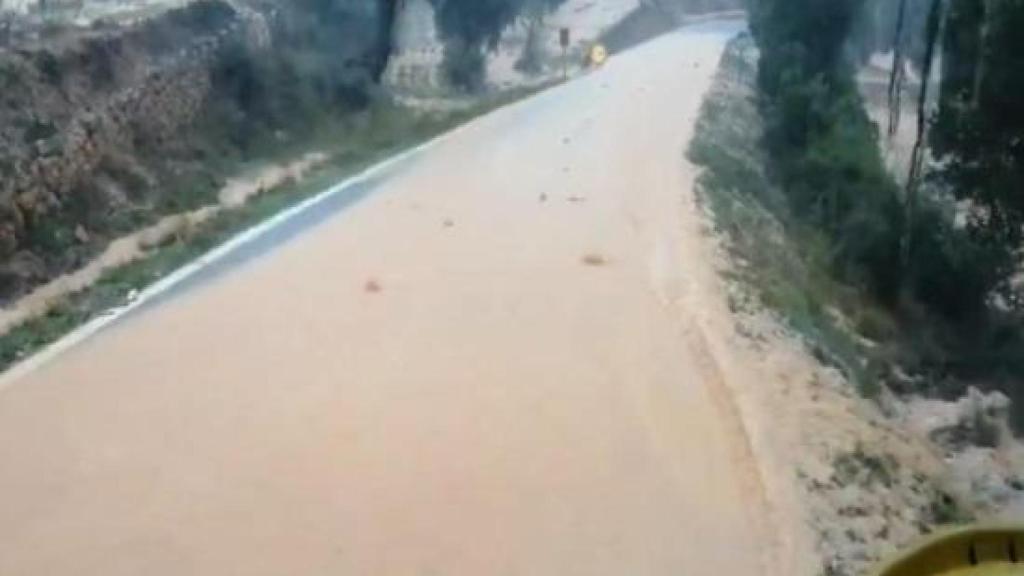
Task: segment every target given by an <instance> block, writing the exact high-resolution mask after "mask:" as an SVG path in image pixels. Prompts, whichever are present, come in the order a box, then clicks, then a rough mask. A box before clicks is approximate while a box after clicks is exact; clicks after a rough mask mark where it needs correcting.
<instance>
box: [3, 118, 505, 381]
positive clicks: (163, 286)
mask: <svg viewBox="0 0 1024 576" xmlns="http://www.w3.org/2000/svg"><path fill="white" fill-rule="evenodd" d="M513 104H514V103H513ZM502 108H504V106H503V107H502ZM499 109H500V108H499ZM496 111H497V110H494V111H492V112H490V113H493V112H496ZM490 113H489V114H490ZM474 121H475V120H472V121H470V122H469V123H466V124H463V125H461V126H459V127H457V128H455V129H453V130H450V131H448V132H445V133H444V134H441V135H440V136H437V137H435V138H434V139H432V140H429V141H427V142H424V143H423V144H420V145H418V146H414V147H413V148H410V149H409V150H406V151H404V152H400V153H398V154H396V155H395V156H392V157H390V158H388V159H386V160H383V161H381V162H379V163H377V164H375V165H373V166H371V167H369V168H367V169H366V170H364V171H362V172H360V173H359V174H356V175H355V176H351V177H349V178H346V179H345V180H342V181H341V182H339V183H337V184H335V185H334V186H331V187H330V188H328V189H327V190H324V191H323V192H320V193H319V194H316V195H315V196H312V197H310V198H307V199H306V200H303V201H302V202H299V203H298V204H296V205H294V206H292V207H290V208H287V209H285V210H283V211H281V212H279V213H277V214H275V215H274V216H271V217H270V218H268V219H266V220H264V221H262V222H260V223H259V224H256V225H255V226H253V227H251V228H248V229H246V230H244V231H242V232H240V233H239V234H237V235H235V236H233V237H232V238H231V239H229V240H228V241H227V242H225V243H223V244H221V245H219V246H217V247H216V248H214V249H212V250H210V251H209V252H207V253H205V254H203V255H201V256H199V257H198V258H196V259H195V260H193V261H192V262H190V263H188V264H186V265H185V266H183V267H181V268H179V269H177V270H175V271H174V272H172V273H171V274H169V275H167V276H165V277H163V278H161V279H160V280H158V281H157V282H155V283H154V284H152V285H150V286H149V287H147V288H146V289H144V290H143V291H142V292H140V293H139V296H138V298H136V299H135V300H133V301H132V302H131V303H129V304H126V305H124V306H121V307H119V308H112V309H110V310H108V311H106V312H104V313H102V314H100V315H99V316H97V317H96V318H93V319H92V320H90V321H89V322H86V323H85V324H83V325H82V326H79V327H78V328H76V329H74V330H72V331H71V332H69V333H68V334H66V335H65V336H63V337H61V338H60V339H59V340H57V341H56V342H54V343H52V344H50V345H48V346H46V347H45V348H43V349H42V350H39V351H38V352H36V353H35V354H33V355H31V356H29V357H28V358H26V359H24V360H22V361H20V362H18V363H17V364H15V365H13V366H12V367H11V368H9V369H8V370H7V371H5V372H3V373H2V374H0V392H3V391H4V390H6V389H8V388H10V387H11V386H13V385H14V384H15V383H16V382H17V381H18V380H19V379H20V378H22V377H23V376H25V375H26V374H29V373H31V372H34V371H35V370H38V369H39V368H41V367H43V366H45V365H46V364H47V363H49V362H51V361H53V360H54V359H55V358H57V357H58V356H60V355H61V354H63V353H64V352H67V351H68V350H70V349H72V348H74V347H75V346H77V345H78V344H81V343H82V342H84V341H85V340H87V339H89V338H90V337H92V336H94V335H95V334H96V333H97V332H99V331H101V330H103V329H104V328H106V327H107V326H109V325H110V324H113V323H114V322H117V321H118V320H119V319H121V317H122V316H124V315H125V314H128V313H130V312H132V311H134V310H136V309H138V308H139V307H141V306H143V305H144V304H146V303H147V302H149V301H151V300H153V299H154V298H156V297H157V296H159V295H161V294H162V293H164V292H166V291H168V290H170V289H172V288H174V287H175V286H177V285H179V284H181V283H182V282H184V281H185V280H187V279H189V278H191V277H192V276H194V275H195V274H198V273H199V272H201V271H203V270H204V269H206V268H207V267H208V266H210V265H212V264H214V263H216V262H217V261H219V260H221V259H223V258H225V257H226V256H228V255H230V254H231V253H232V252H234V251H235V250H237V249H239V248H241V247H243V246H245V245H246V244H249V243H251V242H253V241H254V240H257V239H259V238H260V237H262V236H263V235H265V234H267V233H268V232H270V231H272V230H273V229H274V228H277V227H278V226H281V225H283V224H285V223H286V222H288V221H289V220H291V219H292V218H294V217H295V216H297V215H298V214H300V213H302V212H305V211H306V210H311V209H313V208H315V207H316V206H317V205H319V204H320V203H322V202H324V201H325V200H328V199H329V198H331V197H333V196H337V195H338V194H341V193H343V192H345V191H347V190H348V189H349V188H351V187H353V186H357V185H359V184H362V183H364V182H366V181H367V180H370V179H371V178H373V177H375V176H377V175H379V174H381V173H383V172H384V171H386V170H388V169H389V168H391V167H393V166H395V165H397V164H399V163H401V162H403V161H405V160H407V159H409V158H411V157H413V156H415V155H417V154H420V153H422V152H426V151H427V150H429V149H431V148H433V147H435V146H437V145H438V144H440V143H442V142H443V141H444V140H446V139H448V138H451V137H452V136H454V135H455V134H457V133H458V132H459V131H460V130H462V129H463V128H465V127H466V126H468V125H469V124H472V123H473V122H474Z"/></svg>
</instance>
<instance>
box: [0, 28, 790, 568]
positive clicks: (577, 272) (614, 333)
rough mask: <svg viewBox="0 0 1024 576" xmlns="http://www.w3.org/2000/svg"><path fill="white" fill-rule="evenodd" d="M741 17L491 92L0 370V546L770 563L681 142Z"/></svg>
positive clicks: (103, 554) (338, 562)
mask: <svg viewBox="0 0 1024 576" xmlns="http://www.w3.org/2000/svg"><path fill="white" fill-rule="evenodd" d="M735 29H736V27H735V26H734V25H727V26H722V27H714V26H711V27H704V28H701V29H698V30H696V31H689V32H687V33H680V34H673V35H670V36H667V37H664V38H662V39H660V40H657V41H655V42H653V43H651V44H648V45H645V46H642V47H640V48H639V49H637V50H635V51H632V52H630V53H628V54H624V55H622V56H620V57H618V58H617V59H615V60H613V61H612V62H611V63H610V65H609V66H608V67H607V68H606V69H604V70H602V71H601V72H599V73H596V74H593V75H590V76H588V77H585V78H583V79H580V80H578V81H576V82H573V83H572V84H570V85H567V86H564V87H561V88H557V89H555V90H552V91H550V92H548V93H545V94H544V95H542V96H540V97H537V98H534V99H532V100H530V101H528V102H526V103H524V104H522V105H519V106H515V107H513V108H510V109H506V110H504V111H502V112H500V113H497V114H494V115H491V116H488V117H486V118H484V119H483V120H481V121H478V122H475V123H474V124H472V125H470V126H469V127H468V128H467V129H465V130H463V131H462V132H460V133H459V134H458V135H456V136H455V137H454V138H451V139H449V140H447V141H445V143H443V144H442V145H440V146H439V147H437V148H435V149H433V150H432V151H430V152H429V153H427V154H425V155H423V156H422V157H421V158H420V159H419V160H417V161H415V162H413V163H411V164H410V165H409V166H408V168H407V169H405V170H403V171H402V172H401V174H400V175H398V176H396V177H394V178H392V179H391V180H389V181H388V182H386V183H385V184H384V185H383V186H382V189H381V190H380V191H379V193H377V194H376V195H375V196H373V197H371V198H370V199H369V200H367V201H365V202H364V203H362V204H360V205H358V206H356V207H354V208H353V209H351V210H349V211H348V212H346V213H344V214H342V215H340V216H338V217H335V218H333V219H332V220H330V221H328V222H327V223H325V224H322V225H320V226H318V227H316V228H314V229H313V230H311V231H310V232H309V233H307V234H305V235H304V236H301V237H299V238H298V239H296V240H294V241H292V242H290V243H289V244H287V245H286V246H284V247H282V248H281V249H280V250H278V251H276V252H274V253H272V254H271V255H269V256H267V257H265V258H262V259H260V260H257V261H255V262H253V263H250V264H248V265H246V266H245V267H244V268H242V269H239V270H236V271H235V272H233V273H231V274H229V275H227V276H225V277H222V278H221V279H219V280H218V281H217V282H215V283H213V284H207V285H205V286H203V287H201V288H198V289H195V290H193V291H191V292H188V293H186V294H184V295H182V296H179V297H177V298H175V299H174V300H172V301H170V302H168V303H165V304H163V305H161V306H160V307H157V308H155V309H152V310H149V311H147V312H145V313H144V314H141V315H139V316H136V317H133V318H131V319H129V320H127V321H124V322H122V323H121V324H119V325H117V326H116V327H114V328H112V329H110V330H108V331H106V332H104V333H103V334H101V335H100V336H98V337H96V338H93V339H92V340H89V341H87V342H86V343H85V344H83V345H81V346H79V347H78V348H75V349H73V350H72V351H71V352H69V353H67V354H65V355H64V356H62V357H61V358H59V359H58V360H57V361H55V362H53V363H51V364H49V365H47V366H45V367H43V368H41V369H40V370H38V371H37V372H35V373H32V374H30V375H28V376H26V377H25V378H24V379H23V381H21V382H18V383H15V385H13V386H11V387H9V388H7V389H6V390H5V391H3V393H2V394H0V462H2V463H3V466H2V467H0V509H2V510H3V511H4V512H3V514H2V515H0V573H2V574H72V573H74V574H83V575H89V574H97V575H99V574H102V575H104V576H114V575H119V574H125V575H129V574H131V575H135V574H141V573H145V574H153V575H159V574H168V575H171V574H174V575H177V574H193V575H201V574H211V575H214V574H216V575H221V574H247V575H249V574H267V575H278V574H413V573H415V574H433V573H437V574H527V573H528V574H616V575H618V574H650V575H657V574H666V575H667V574H687V575H701V574H709V575H712V574H771V573H776V572H777V571H776V570H775V569H774V568H776V567H777V566H781V565H783V564H779V563H780V562H783V563H784V562H785V559H784V558H783V556H784V555H785V551H784V550H783V549H782V548H780V546H781V545H782V544H781V542H780V538H779V537H777V536H775V537H771V536H769V534H770V532H776V531H779V530H778V527H777V526H773V525H771V523H772V522H773V521H777V520H778V518H780V516H779V515H778V510H775V511H772V510H771V508H770V505H769V503H768V502H769V500H770V499H769V497H768V492H766V488H765V483H764V481H763V480H762V476H761V474H759V472H758V465H757V462H756V461H755V460H754V456H753V449H754V447H756V445H757V439H754V440H755V441H754V443H753V444H752V443H751V441H750V440H749V439H748V437H747V435H746V433H745V432H744V426H743V423H742V421H741V420H740V418H739V412H738V410H737V409H736V407H735V405H734V404H733V401H732V398H731V396H730V385H731V383H732V382H733V379H734V378H735V377H736V375H737V374H739V371H740V370H741V369H742V367H741V366H733V365H730V358H728V356H727V354H728V349H727V347H726V346H724V345H723V342H725V341H724V340H721V339H720V338H719V336H718V335H719V334H720V333H724V332H725V331H727V330H728V329H731V326H732V323H731V322H732V321H731V319H730V318H729V317H728V312H727V308H726V307H725V305H724V296H723V295H722V294H720V293H716V292H715V290H716V288H717V284H716V283H715V281H714V280H713V278H714V272H713V270H712V266H711V264H710V263H709V262H706V261H704V259H703V258H704V254H705V253H706V247H705V244H704V242H705V238H704V237H703V236H702V235H701V221H700V218H699V217H698V216H697V212H696V208H695V207H694V205H693V202H692V198H691V194H692V186H691V185H692V180H693V174H692V171H691V170H690V169H689V168H688V167H687V165H686V164H685V163H684V161H683V150H684V147H685V144H686V142H687V141H688V140H689V138H690V135H691V129H692V123H693V120H694V118H695V116H696V113H697V111H698V107H699V105H700V102H701V97H702V95H703V94H704V92H705V90H706V89H707V87H708V85H709V83H710V79H711V75H712V73H713V72H714V69H715V65H716V63H717V61H718V58H719V56H720V54H721V51H722V49H723V46H724V44H725V41H726V40H727V39H728V37H729V36H730V35H731V33H732V32H734V31H735ZM769 488H770V481H769ZM782 532H785V530H782ZM782 540H784V538H782ZM779 573H781V572H779Z"/></svg>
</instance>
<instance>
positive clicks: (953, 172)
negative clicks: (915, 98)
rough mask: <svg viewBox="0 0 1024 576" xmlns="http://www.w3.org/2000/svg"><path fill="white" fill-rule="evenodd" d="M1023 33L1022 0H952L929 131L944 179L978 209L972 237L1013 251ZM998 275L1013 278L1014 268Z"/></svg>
mask: <svg viewBox="0 0 1024 576" xmlns="http://www.w3.org/2000/svg"><path fill="white" fill-rule="evenodd" d="M1022 30H1024V2H1022V1H1020V0H988V1H985V2H982V1H979V0H972V1H970V2H967V1H963V0H956V1H953V2H951V3H950V7H949V11H948V14H947V16H946V34H945V37H944V38H943V39H942V42H943V44H944V49H943V71H942V72H943V73H942V90H941V98H940V108H939V111H938V114H937V115H936V117H935V122H934V126H933V130H932V136H931V145H932V150H933V152H934V154H935V155H936V157H937V158H938V159H939V160H940V161H941V164H940V169H939V170H938V176H939V178H940V180H941V181H942V182H943V183H944V184H945V185H947V186H948V187H949V188H950V190H952V191H953V192H954V194H955V195H956V196H957V198H959V199H961V200H967V201H969V202H971V203H972V205H973V206H974V208H975V209H974V210H972V211H971V213H970V218H969V228H970V230H971V232H972V234H973V236H974V237H975V238H977V240H978V241H979V242H982V243H984V244H985V245H987V246H991V247H993V248H994V249H998V248H1002V249H1004V250H1008V251H1010V252H1016V251H1017V247H1018V246H1020V244H1021V241H1022V240H1024V238H1022V233H1021V230H1022V226H1024V34H1021V31H1022ZM1008 264H1016V262H1013V261H1010V260H1009V259H1008ZM1000 272H1001V274H1000V275H1001V276H1003V277H1005V276H1008V275H1010V274H1012V273H1014V272H1015V266H1013V265H1009V266H1007V267H1006V269H1003V270H1001V271H1000Z"/></svg>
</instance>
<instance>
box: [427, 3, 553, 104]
mask: <svg viewBox="0 0 1024 576" xmlns="http://www.w3.org/2000/svg"><path fill="white" fill-rule="evenodd" d="M563 1H564V0H431V2H432V3H433V4H434V7H435V8H436V9H437V22H438V27H439V28H440V30H441V34H442V36H443V37H444V38H445V60H444V65H445V72H446V73H447V75H448V79H449V80H450V81H451V82H452V84H453V85H454V86H455V87H456V88H459V89H462V90H467V91H474V90H478V89H480V88H481V87H482V86H483V83H484V65H485V62H486V60H485V57H484V53H485V51H487V50H493V49H494V48H495V47H496V46H497V44H498V41H499V40H500V39H501V33H502V32H504V31H505V29H506V28H508V26H509V25H510V24H512V23H513V22H514V21H515V19H516V18H518V17H519V16H520V15H521V14H524V13H526V11H527V10H530V11H536V10H551V9H554V8H556V7H557V6H559V5H560V4H561V3H562V2H563Z"/></svg>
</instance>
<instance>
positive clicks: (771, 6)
mask: <svg viewBox="0 0 1024 576" xmlns="http://www.w3.org/2000/svg"><path fill="white" fill-rule="evenodd" d="M861 7H862V0H799V1H796V0H760V1H758V2H755V3H754V5H753V10H752V22H751V28H752V31H753V33H754V35H755V38H756V39H757V41H758V44H759V46H760V48H761V60H760V65H759V70H758V84H759V88H760V93H761V97H762V113H763V115H764V118H765V121H766V142H765V145H766V146H767V149H768V151H769V154H770V155H771V158H772V161H773V168H774V170H775V171H776V177H777V178H778V180H779V181H780V183H781V184H782V186H783V189H784V190H785V191H786V194H787V196H788V198H789V201H790V204H791V207H792V210H793V213H794V214H796V215H797V216H798V217H799V218H800V219H801V220H802V221H803V222H805V223H807V224H810V225H812V226H815V227H819V228H821V229H822V230H823V231H825V232H826V235H827V236H828V237H829V238H831V240H832V242H833V264H834V266H835V269H836V271H837V273H839V274H840V275H841V276H842V277H844V278H846V279H848V280H851V281H854V282H857V283H860V284H863V285H865V286H866V287H868V288H869V289H871V290H872V291H873V292H874V293H875V294H877V295H878V296H879V297H880V298H882V299H886V300H894V299H895V297H896V295H897V293H898V290H899V288H900V283H901V277H900V266H899V242H900V237H901V234H902V230H903V212H902V210H901V208H900V203H899V197H898V194H897V188H896V186H895V184H893V182H892V181H891V180H890V178H889V177H888V175H887V174H886V172H885V169H884V167H883V165H882V162H881V158H880V156H879V152H878V146H877V134H876V131H875V129H874V127H873V126H872V124H871V123H870V122H869V120H868V118H867V116H866V115H865V113H864V112H863V108H862V106H861V102H860V99H859V96H858V94H857V91H856V87H855V86H854V84H853V79H852V69H851V67H850V64H849V62H848V61H847V59H846V52H845V51H846V38H847V37H848V35H849V33H850V31H851V29H852V27H853V24H854V22H855V20H856V18H857V17H858V15H859V14H860V9H861Z"/></svg>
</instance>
